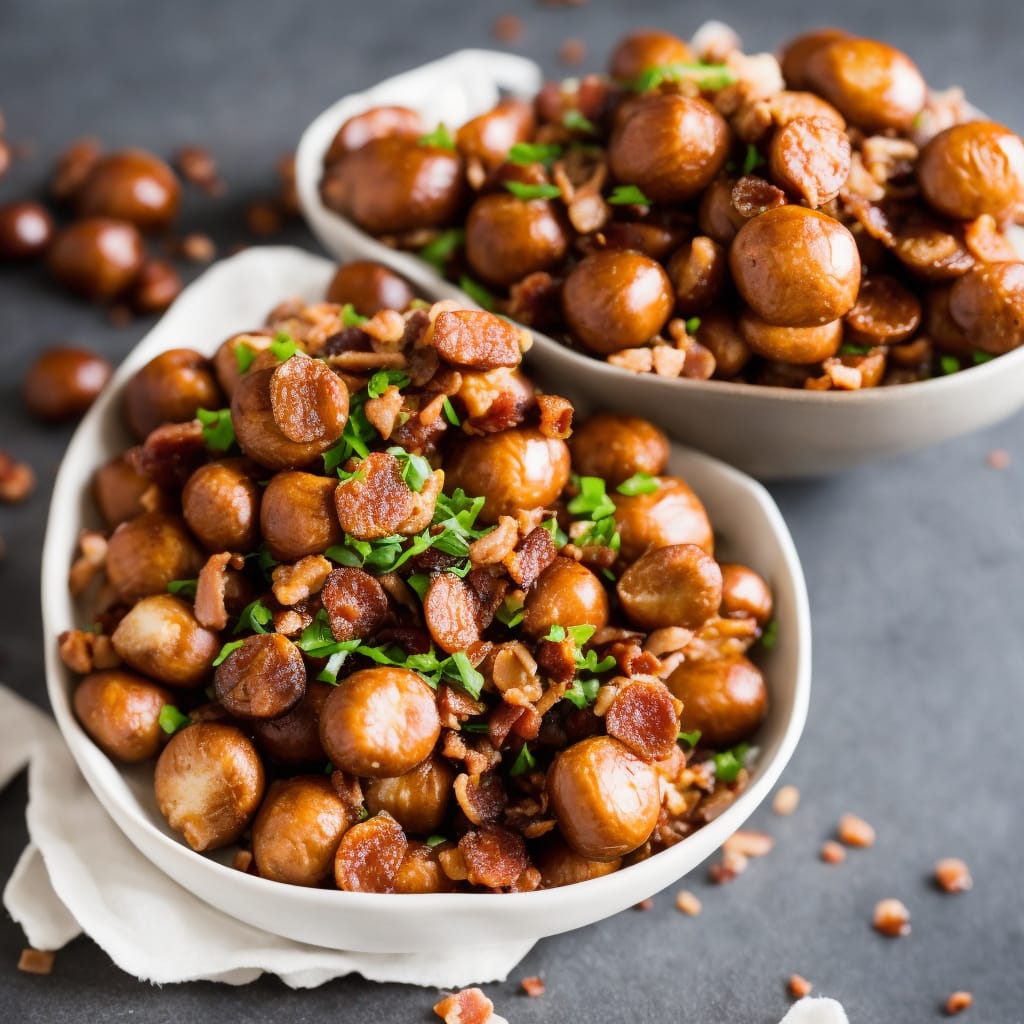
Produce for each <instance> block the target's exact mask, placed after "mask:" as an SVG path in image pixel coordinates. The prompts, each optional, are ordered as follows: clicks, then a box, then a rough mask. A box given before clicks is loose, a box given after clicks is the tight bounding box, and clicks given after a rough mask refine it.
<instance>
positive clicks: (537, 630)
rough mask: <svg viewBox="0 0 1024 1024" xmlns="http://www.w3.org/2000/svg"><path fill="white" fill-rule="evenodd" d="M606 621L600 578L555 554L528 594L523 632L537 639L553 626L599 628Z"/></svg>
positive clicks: (606, 611) (604, 601) (577, 563)
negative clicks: (588, 626) (556, 556)
mask: <svg viewBox="0 0 1024 1024" xmlns="http://www.w3.org/2000/svg"><path fill="white" fill-rule="evenodd" d="M607 622H608V595H607V594H606V593H605V589H604V587H603V586H602V584H601V581H600V580H599V579H598V578H597V577H596V576H595V575H594V573H593V572H591V571H590V569H588V568H587V567H586V566H585V565H580V563H579V562H576V561H573V559H571V558H563V557H558V558H556V559H555V560H554V561H553V562H552V563H551V565H549V566H548V568H546V569H545V570H544V572H542V573H541V574H540V577H539V578H538V580H537V582H536V584H534V586H533V588H532V589H531V590H530V593H529V594H528V595H527V598H526V604H525V606H524V617H523V632H524V633H526V635H527V636H531V637H535V638H540V637H542V636H545V635H546V634H547V632H548V631H549V630H550V629H551V627H552V626H555V625H558V626H581V625H591V626H594V627H595V628H596V629H601V628H602V627H603V626H605V625H606V624H607Z"/></svg>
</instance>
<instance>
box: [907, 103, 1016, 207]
mask: <svg viewBox="0 0 1024 1024" xmlns="http://www.w3.org/2000/svg"><path fill="white" fill-rule="evenodd" d="M917 180H918V183H919V184H920V186H921V192H922V194H923V195H924V198H925V200H926V201H927V202H928V205H929V206H931V207H932V209H934V210H937V211H938V212H939V213H941V214H943V215H945V216H946V217H951V218H953V219H954V220H974V219H975V218H977V217H980V216H982V214H986V213H987V214H989V215H990V216H992V217H994V218H995V219H996V220H997V221H999V222H1004V221H1007V220H1010V219H1011V218H1012V217H1013V216H1014V214H1015V213H1016V212H1018V210H1019V209H1020V207H1021V205H1022V204H1024V142H1022V141H1021V138H1020V136H1019V135H1017V134H1016V133H1014V132H1011V131H1010V129H1009V128H1004V127H1003V126H1002V125H1000V124H993V123H992V122H991V121H968V122H966V123H965V124H955V125H953V126H952V127H951V128H947V129H946V130H945V131H942V132H939V134H938V135H936V136H935V137H934V138H933V139H932V140H931V141H930V142H929V143H928V144H927V145H926V146H925V147H924V149H923V150H922V151H921V156H920V158H919V159H918V161H917Z"/></svg>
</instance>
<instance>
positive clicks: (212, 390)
mask: <svg viewBox="0 0 1024 1024" xmlns="http://www.w3.org/2000/svg"><path fill="white" fill-rule="evenodd" d="M222 404H223V398H222V396H221V393H220V388H219V387H218V386H217V381H216V379H215V377H214V374H213V368H212V367H211V365H210V360H209V359H207V358H206V356H204V355H203V354H202V353H200V352H196V351H195V350H194V349H191V348H172V349H169V350H168V351H167V352H161V353H160V355H158V356H154V358H152V359H151V360H150V361H149V362H148V363H146V365H145V366H144V367H142V369H141V370H139V371H138V373H136V374H135V375H134V376H133V377H131V378H130V379H129V381H128V383H127V384H126V385H125V389H124V418H125V421H126V422H127V424H128V427H129V429H130V430H131V432H132V433H133V434H134V435H135V436H136V437H137V438H138V439H139V440H140V441H141V440H144V439H145V437H146V436H147V435H148V434H149V433H151V432H152V431H154V430H156V428H157V427H159V426H160V425H161V424H162V423H185V422H187V421H188V420H190V419H193V418H194V417H195V414H196V409H219V408H220V407H221V405H222Z"/></svg>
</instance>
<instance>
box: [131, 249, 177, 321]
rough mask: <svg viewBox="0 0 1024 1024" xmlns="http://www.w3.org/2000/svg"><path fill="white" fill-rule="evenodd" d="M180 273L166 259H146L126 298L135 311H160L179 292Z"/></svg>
mask: <svg viewBox="0 0 1024 1024" xmlns="http://www.w3.org/2000/svg"><path fill="white" fill-rule="evenodd" d="M181 289H182V281H181V275H180V274H179V273H178V271H177V270H175V269H174V267H173V266H172V265H171V264H170V263H168V262H167V261H166V260H146V262H145V263H143V264H142V269H141V270H140V271H139V275H138V277H136V278H135V281H134V282H133V284H132V287H131V291H130V293H129V295H128V299H129V301H130V302H131V305H132V308H133V309H134V310H135V311H136V312H137V313H162V312H163V311H164V310H165V309H166V308H167V307H168V306H169V305H170V304H171V303H172V302H173V301H174V300H175V299H176V298H177V297H178V296H179V295H180V294H181Z"/></svg>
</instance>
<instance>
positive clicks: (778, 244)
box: [729, 206, 860, 340]
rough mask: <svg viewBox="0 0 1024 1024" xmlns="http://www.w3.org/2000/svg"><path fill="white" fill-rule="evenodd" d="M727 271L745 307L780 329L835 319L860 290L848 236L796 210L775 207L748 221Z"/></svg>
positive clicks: (857, 267)
mask: <svg viewBox="0 0 1024 1024" xmlns="http://www.w3.org/2000/svg"><path fill="white" fill-rule="evenodd" d="M729 267H730V269H731V270H732V275H733V279H734V280H735V282H736V287H737V289H738V290H739V292H740V295H742V296H743V299H744V301H745V302H746V303H747V304H748V305H749V306H750V308H751V309H752V310H753V311H754V312H755V313H756V314H757V315H758V316H759V317H760V318H761V319H762V320H764V321H766V322H767V323H769V324H777V325H779V326H782V327H814V326H818V325H821V324H826V323H830V322H831V321H833V320H837V319H838V318H839V317H841V316H843V315H844V314H845V313H847V312H849V310H850V309H851V308H852V307H853V304H854V303H855V302H856V301H857V290H858V288H859V287H860V254H859V253H858V251H857V243H856V242H855V241H854V239H853V235H851V234H850V232H849V231H848V230H847V229H846V228H845V227H843V225H842V224H840V223H839V221H837V220H833V219H832V218H831V217H827V216H825V215H824V214H823V213H818V212H816V211H815V210H807V209H804V208H803V207H801V206H780V207H777V208H776V209H774V210H768V211H767V212H766V213H762V214H761V215H760V216H758V217H754V218H752V219H751V220H749V221H747V223H746V224H744V225H743V227H742V228H740V231H739V234H737V236H736V238H735V240H734V241H733V243H732V247H731V248H730V250H729ZM748 340H749V339H748Z"/></svg>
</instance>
